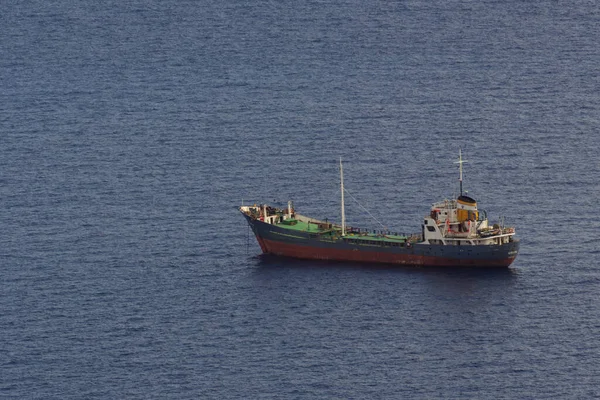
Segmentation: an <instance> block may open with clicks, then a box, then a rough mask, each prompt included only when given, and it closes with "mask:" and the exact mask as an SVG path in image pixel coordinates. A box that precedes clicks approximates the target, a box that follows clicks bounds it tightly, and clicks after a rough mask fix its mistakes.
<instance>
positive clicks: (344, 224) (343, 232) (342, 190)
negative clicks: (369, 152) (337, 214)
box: [340, 157, 346, 236]
mask: <svg viewBox="0 0 600 400" xmlns="http://www.w3.org/2000/svg"><path fill="white" fill-rule="evenodd" d="M340 186H341V192H342V236H346V214H345V212H344V168H343V167H342V157H340Z"/></svg>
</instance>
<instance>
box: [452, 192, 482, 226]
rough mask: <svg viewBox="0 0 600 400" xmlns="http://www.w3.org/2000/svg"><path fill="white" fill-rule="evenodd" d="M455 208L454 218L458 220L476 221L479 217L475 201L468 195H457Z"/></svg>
mask: <svg viewBox="0 0 600 400" xmlns="http://www.w3.org/2000/svg"><path fill="white" fill-rule="evenodd" d="M456 208H457V210H456V219H457V220H458V221H459V222H464V221H477V219H478V218H479V212H478V211H477V202H476V201H475V200H474V199H472V198H471V197H469V196H465V195H461V196H458V199H456Z"/></svg>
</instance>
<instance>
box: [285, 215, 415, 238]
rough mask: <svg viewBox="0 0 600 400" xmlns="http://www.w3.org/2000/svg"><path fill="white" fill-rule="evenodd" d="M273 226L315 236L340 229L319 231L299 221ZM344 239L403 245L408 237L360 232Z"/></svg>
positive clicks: (316, 227) (318, 228)
mask: <svg viewBox="0 0 600 400" xmlns="http://www.w3.org/2000/svg"><path fill="white" fill-rule="evenodd" d="M275 226H277V227H279V228H284V229H289V230H293V231H299V232H307V233H316V234H328V233H332V232H336V231H337V232H338V233H339V232H340V228H339V227H334V228H333V229H325V230H324V229H321V228H320V227H319V226H318V224H314V223H311V224H309V223H307V222H305V221H300V220H297V222H296V224H295V225H287V224H283V223H278V224H275ZM346 238H351V239H357V240H376V241H382V242H390V241H391V242H399V243H404V242H406V241H407V240H408V236H406V235H399V234H398V235H397V234H378V233H371V232H368V233H367V232H361V233H356V232H347V233H346Z"/></svg>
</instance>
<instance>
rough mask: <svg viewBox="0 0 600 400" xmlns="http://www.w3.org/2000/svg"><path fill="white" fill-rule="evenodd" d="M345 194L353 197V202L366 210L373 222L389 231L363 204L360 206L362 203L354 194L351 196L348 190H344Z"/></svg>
mask: <svg viewBox="0 0 600 400" xmlns="http://www.w3.org/2000/svg"><path fill="white" fill-rule="evenodd" d="M344 192H346V193H348V195H349V196H350V197H352V200H354V201H355V202H356V204H358V205H359V207H360V208H362V209H363V210H365V211H366V212H367V214H369V216H370V217H371V218H373V220H374V221H375V222H377V223H378V224H379V225H381V227H382V228H383V229H385V230H387V229H388V228H387V226H385V225H383V224H382V223H381V222H379V220H378V219H377V218H375V217H374V216H373V214H371V213H370V212H369V210H367V209H366V208H365V207H363V205H362V204H360V203H359V202H358V200H356V198H355V197H354V196H352V194H351V193H350V192H349V191H348V189H346V188H344Z"/></svg>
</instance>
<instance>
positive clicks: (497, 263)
mask: <svg viewBox="0 0 600 400" xmlns="http://www.w3.org/2000/svg"><path fill="white" fill-rule="evenodd" d="M244 217H245V218H246V220H247V222H248V224H249V225H250V227H251V228H252V231H253V232H254V234H255V236H256V239H257V241H258V244H259V245H260V247H261V250H262V252H263V253H265V254H274V255H278V256H285V257H294V258H300V259H312V260H331V261H351V262H363V263H383V264H396V265H412V266H431V267H508V266H510V265H511V264H512V262H513V261H514V260H515V258H516V256H517V253H518V250H519V241H518V240H514V241H512V242H509V243H506V244H502V245H465V246H450V245H430V244H420V243H416V244H413V245H412V246H406V247H386V246H382V245H381V243H375V242H373V243H368V242H366V243H360V242H364V241H360V242H359V243H357V242H358V241H353V240H352V239H351V237H345V238H342V237H339V236H338V237H330V236H325V235H315V234H310V233H307V232H300V231H290V230H289V229H285V228H281V227H278V226H277V225H272V224H267V223H264V222H261V221H259V220H256V219H252V218H250V217H248V216H247V215H244Z"/></svg>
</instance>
